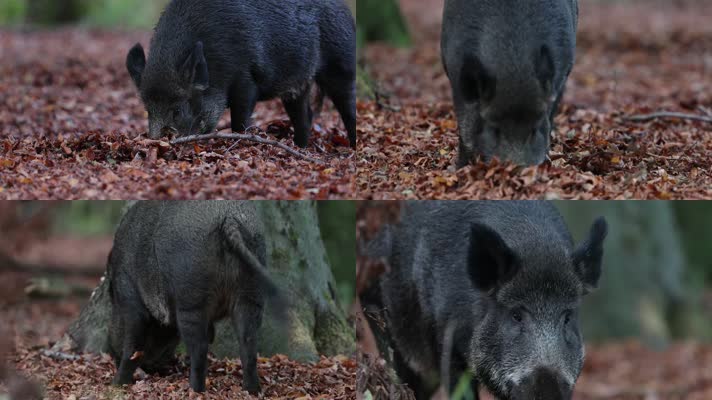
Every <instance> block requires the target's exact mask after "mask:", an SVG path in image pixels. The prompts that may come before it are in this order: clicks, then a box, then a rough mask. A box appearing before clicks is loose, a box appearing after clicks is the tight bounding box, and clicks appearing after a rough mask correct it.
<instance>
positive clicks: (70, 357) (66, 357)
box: [42, 349, 84, 361]
mask: <svg viewBox="0 0 712 400" xmlns="http://www.w3.org/2000/svg"><path fill="white" fill-rule="evenodd" d="M42 355H43V356H46V357H49V358H52V359H54V360H58V361H74V360H81V359H82V358H84V357H83V356H80V355H76V354H69V353H64V352H61V351H53V350H47V349H44V350H42Z"/></svg>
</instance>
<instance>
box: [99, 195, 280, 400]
mask: <svg viewBox="0 0 712 400" xmlns="http://www.w3.org/2000/svg"><path fill="white" fill-rule="evenodd" d="M265 263H266V244H265V238H264V235H263V228H262V222H261V220H260V217H259V216H258V214H257V212H256V210H255V208H254V205H253V204H251V203H250V202H240V201H206V202H192V201H173V202H138V203H136V204H134V205H132V206H131V207H130V208H128V210H127V211H126V214H125V215H124V217H123V219H122V220H121V223H120V224H119V227H118V229H117V232H116V236H115V238H114V246H113V248H112V250H111V254H110V255H109V262H108V267H107V270H108V275H109V278H110V293H111V303H112V316H111V324H110V327H109V350H110V353H111V355H112V356H113V357H114V360H115V361H116V363H117V368H118V372H117V374H116V377H115V378H114V383H116V384H126V383H131V382H132V381H133V373H134V371H135V370H136V367H138V366H141V367H143V368H145V369H147V370H148V371H152V370H156V369H158V368H160V367H161V365H160V364H161V363H162V362H163V361H165V360H166V359H167V358H170V357H172V355H173V352H174V351H175V348H176V346H177V344H178V342H179V339H180V340H182V341H183V342H184V343H185V346H186V349H187V351H188V355H189V356H190V386H191V387H192V388H193V390H195V391H196V392H201V391H203V390H205V376H206V372H207V354H208V344H209V342H210V341H212V339H213V336H214V325H213V324H214V322H215V321H217V320H220V319H222V318H225V317H228V316H229V317H230V318H231V321H232V323H233V327H234V329H235V332H236V334H237V336H238V338H239V341H240V342H239V348H240V359H241V360H242V367H243V377H244V378H243V379H244V381H243V388H244V389H245V390H247V391H249V392H250V393H257V392H259V391H260V383H259V378H258V376H257V348H256V346H257V337H256V335H257V330H258V329H259V327H260V324H261V320H262V309H263V306H264V304H265V301H266V300H270V299H280V298H281V295H280V294H279V293H278V291H277V289H276V287H275V285H274V283H273V282H272V281H271V279H270V278H269V276H268V275H267V271H266V269H265Z"/></svg>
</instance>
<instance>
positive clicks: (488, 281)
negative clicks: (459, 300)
mask: <svg viewBox="0 0 712 400" xmlns="http://www.w3.org/2000/svg"><path fill="white" fill-rule="evenodd" d="M467 262H468V270H469V274H470V279H471V280H472V283H473V284H474V285H475V287H476V288H478V289H480V290H482V291H490V290H492V289H496V288H497V287H499V286H501V285H502V284H504V283H506V282H508V281H509V280H510V279H512V277H514V274H516V272H517V270H518V268H519V261H518V260H517V256H516V255H515V254H514V252H513V251H512V249H510V248H509V246H507V244H506V243H505V242H504V240H503V239H502V237H501V236H500V235H499V233H497V232H495V231H494V230H493V229H492V228H490V227H488V226H486V225H481V224H475V225H473V226H472V228H471V231H470V249H469V253H468V260H467Z"/></svg>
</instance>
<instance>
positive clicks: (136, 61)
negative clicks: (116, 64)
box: [126, 43, 146, 87]
mask: <svg viewBox="0 0 712 400" xmlns="http://www.w3.org/2000/svg"><path fill="white" fill-rule="evenodd" d="M145 68H146V54H145V53H144V52H143V46H141V43H136V44H135V45H134V47H132V48H131V50H129V54H127V55H126V69H127V70H129V75H131V79H133V81H134V83H135V84H136V87H139V86H141V75H143V70H144V69H145Z"/></svg>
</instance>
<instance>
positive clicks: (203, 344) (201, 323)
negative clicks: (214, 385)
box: [177, 310, 209, 392]
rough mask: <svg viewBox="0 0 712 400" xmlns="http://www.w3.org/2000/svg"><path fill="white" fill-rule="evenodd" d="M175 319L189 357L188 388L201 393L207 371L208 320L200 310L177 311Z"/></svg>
mask: <svg viewBox="0 0 712 400" xmlns="http://www.w3.org/2000/svg"><path fill="white" fill-rule="evenodd" d="M177 319H178V330H179V331H180V337H181V339H183V343H185V347H186V350H188V355H189V356H190V387H191V388H193V390H194V391H196V392H203V391H205V376H206V374H207V371H208V340H209V337H208V336H209V333H208V330H209V326H208V325H209V324H208V319H207V318H206V316H205V315H204V313H203V312H202V310H200V311H194V310H191V311H179V312H178V315H177Z"/></svg>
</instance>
